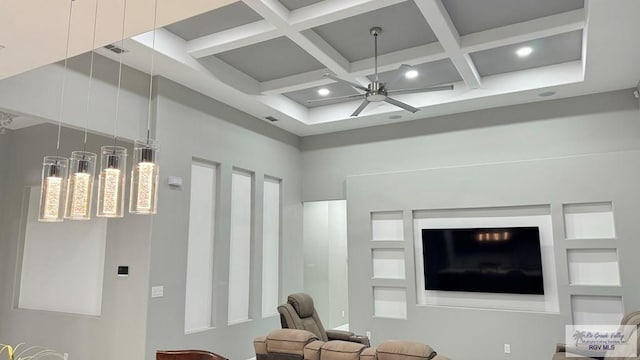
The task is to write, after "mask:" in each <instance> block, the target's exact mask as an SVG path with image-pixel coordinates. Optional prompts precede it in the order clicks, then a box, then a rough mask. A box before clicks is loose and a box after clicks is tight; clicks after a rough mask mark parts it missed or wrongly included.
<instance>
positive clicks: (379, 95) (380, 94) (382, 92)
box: [307, 26, 453, 116]
mask: <svg viewBox="0 0 640 360" xmlns="http://www.w3.org/2000/svg"><path fill="white" fill-rule="evenodd" d="M369 33H370V34H371V35H373V39H374V40H373V42H374V54H375V56H374V62H375V65H374V66H375V80H373V81H372V82H371V83H369V85H367V87H364V86H363V85H360V84H356V83H354V82H351V81H348V80H344V79H341V78H339V77H337V76H336V75H333V74H329V73H328V74H324V75H323V76H324V77H326V78H329V79H332V80H335V81H338V82H341V83H345V84H347V85H349V86H351V87H352V88H354V89H356V90H359V91H362V92H363V93H361V94H357V95H346V96H337V97H332V98H325V99H315V100H308V101H307V103H315V102H320V101H327V100H343V99H344V100H345V101H346V100H350V99H356V98H364V101H363V102H362V104H360V106H358V108H357V109H356V110H355V111H354V112H353V113H352V114H351V116H358V115H360V113H361V112H362V110H364V108H366V107H367V105H369V103H372V102H380V101H384V102H386V103H389V104H391V105H395V106H397V107H399V108H402V109H405V110H407V111H411V112H412V113H415V112H416V111H418V110H420V109H417V108H415V107H413V106H411V105H409V104H406V103H403V102H402V101H398V100H396V99H394V98H391V97H389V96H388V95H391V94H396V95H397V94H412V93H421V92H431V91H443V90H453V85H442V86H431V87H426V88H417V89H399V90H388V89H387V84H386V83H384V82H381V81H379V79H378V35H380V34H381V33H382V28H380V27H378V26H375V27H372V28H371V29H369ZM407 67H410V66H409V65H401V66H400V68H399V69H398V71H399V72H401V70H402V69H403V68H407ZM392 82H393V81H392Z"/></svg>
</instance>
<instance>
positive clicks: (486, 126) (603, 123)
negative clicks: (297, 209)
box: [301, 90, 640, 360]
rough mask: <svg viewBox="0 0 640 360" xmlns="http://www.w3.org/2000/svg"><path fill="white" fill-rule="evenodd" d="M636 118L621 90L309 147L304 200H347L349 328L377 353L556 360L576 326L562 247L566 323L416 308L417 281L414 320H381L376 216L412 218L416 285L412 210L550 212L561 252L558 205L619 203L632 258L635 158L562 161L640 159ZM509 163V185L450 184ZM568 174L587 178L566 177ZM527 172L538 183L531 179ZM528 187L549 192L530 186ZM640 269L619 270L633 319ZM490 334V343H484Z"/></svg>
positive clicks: (390, 128)
mask: <svg viewBox="0 0 640 360" xmlns="http://www.w3.org/2000/svg"><path fill="white" fill-rule="evenodd" d="M639 117H640V113H639V111H638V103H637V102H636V100H635V99H633V96H632V94H631V91H629V90H623V91H616V92H610V93H603V94H596V95H589V96H582V97H577V98H569V99H562V100H554V101H547V102H544V103H534V104H525V105H516V106H509V107H503V108H497V109H489V110H482V111H476V112H470V113H463V114H456V115H451V116H443V117H437V118H432V119H424V120H418V121H414V122H407V123H401V124H397V125H387V126H380V127H374V128H369V129H362V130H352V131H345V132H341V133H336V134H327V135H318V136H311V137H306V138H303V139H302V141H301V148H302V150H303V152H302V164H303V165H302V176H303V184H304V187H303V199H304V200H305V201H312V200H322V199H340V198H345V199H347V204H348V208H349V211H348V220H349V225H348V227H349V285H350V287H349V304H350V325H351V328H352V329H353V330H355V331H356V332H361V333H362V332H364V331H366V330H370V331H372V332H373V339H374V342H379V341H381V340H383V339H387V338H399V337H400V338H406V339H413V340H417V341H423V342H427V343H430V344H432V345H433V346H434V347H435V348H436V349H437V350H439V351H441V352H442V353H443V354H445V355H449V356H452V357H453V358H456V359H467V358H468V359H471V358H487V359H488V358H505V359H507V358H509V356H510V358H517V359H531V360H534V359H540V358H548V357H550V356H551V353H552V352H553V344H554V343H555V342H559V341H561V340H562V337H563V331H564V327H563V326H564V324H565V323H567V322H568V321H569V319H570V315H569V313H568V312H569V309H568V305H567V304H568V301H569V300H568V296H569V294H570V293H569V291H568V290H567V287H568V286H567V283H566V282H567V280H566V254H565V253H564V251H565V249H564V248H563V247H562V245H560V246H559V247H557V248H556V249H555V254H556V267H557V271H558V282H559V286H560V287H561V292H560V296H561V299H560V301H561V309H560V310H561V311H560V314H540V313H527V312H517V311H515V312H514V311H509V312H501V311H488V310H476V309H461V308H444V307H418V306H416V305H415V303H416V300H415V299H416V297H415V294H416V289H415V281H411V279H407V281H406V284H405V285H404V286H406V287H407V302H408V320H406V321H405V320H394V319H382V318H375V317H373V316H372V313H373V312H372V306H373V298H372V290H371V286H372V280H371V245H370V241H369V240H370V239H371V234H370V229H371V225H370V213H369V212H370V211H373V210H375V211H387V210H403V211H404V214H405V215H404V217H405V233H406V232H407V231H408V232H409V234H410V238H409V240H408V243H407V244H406V247H405V250H406V252H405V258H406V259H407V268H408V270H407V272H408V273H411V274H415V271H416V270H415V269H414V268H413V258H412V256H413V252H412V251H413V245H412V242H411V240H412V237H413V234H412V221H411V211H412V210H415V209H432V208H436V209H437V208H458V207H460V208H465V207H485V206H496V205H498V204H499V205H500V206H503V205H508V204H516V203H517V204H528V205H531V204H552V208H555V210H553V211H554V214H555V215H554V234H555V235H554V238H555V241H556V242H558V241H560V240H561V238H562V235H561V233H559V232H558V230H557V229H558V226H562V225H561V217H560V218H558V213H557V212H558V206H559V204H560V203H561V202H563V201H566V202H584V201H594V200H598V201H611V200H614V204H616V205H615V206H616V212H617V217H616V221H617V222H616V226H617V228H618V227H619V228H621V229H622V232H623V233H621V234H619V235H620V239H623V240H621V242H622V248H624V249H625V252H626V251H627V250H626V249H636V248H637V244H636V243H634V242H633V241H632V240H633V239H634V231H633V230H634V228H633V224H634V222H633V221H634V220H633V214H637V212H638V209H637V206H636V205H635V203H634V201H635V200H633V199H636V198H637V197H638V195H639V194H638V191H637V190H636V187H635V185H633V184H634V183H635V182H636V181H637V180H638V179H637V178H638V175H639V174H638V168H639V165H640V164H637V161H636V159H637V156H638V153H636V152H634V153H632V154H633V155H632V156H627V155H610V156H609V155H596V156H594V157H589V158H588V159H589V160H587V161H586V162H581V161H578V160H575V161H577V162H575V161H574V160H566V164H565V163H562V162H563V161H565V160H562V158H565V157H571V156H576V155H577V156H580V155H590V154H602V153H608V152H615V151H624V150H637V149H639V148H640V121H638V119H639ZM598 156H603V157H601V158H598ZM634 156H635V157H634ZM554 158H557V159H554ZM558 159H559V160H558ZM529 161H535V163H536V164H541V165H536V166H533V165H531V164H533V163H529ZM572 161H573V162H572ZM607 161H608V162H615V163H617V164H619V165H613V164H610V163H606V162H607ZM503 163H508V164H514V165H504V166H506V167H507V170H504V171H507V172H509V174H510V175H509V177H506V178H503V179H500V180H499V181H496V182H495V183H491V182H487V180H486V179H485V180H484V181H483V182H481V183H480V184H476V183H474V182H464V183H461V182H460V181H459V179H458V178H457V177H456V175H453V174H454V173H456V170H457V169H460V171H458V173H457V176H460V177H465V176H467V177H468V176H470V175H471V176H470V178H473V179H476V180H477V179H482V178H481V177H480V175H478V174H484V175H485V176H487V177H489V175H490V174H489V173H490V171H487V170H486V169H488V168H491V167H492V166H497V167H500V166H502V165H500V164H503ZM491 164H495V165H491ZM558 164H561V165H558ZM601 164H602V165H601ZM605 164H606V166H604V165H605ZM530 165H531V167H530ZM563 166H566V167H567V168H568V169H571V170H575V174H582V175H585V176H583V177H581V178H579V177H577V176H578V175H572V174H565V173H564V172H562V173H558V172H557V171H558V169H563ZM518 167H520V168H521V171H522V174H528V176H529V177H530V179H529V180H527V181H525V183H526V184H528V185H529V187H527V189H528V190H527V192H529V189H530V188H532V189H534V190H533V191H532V193H531V194H528V193H526V192H525V193H523V192H522V190H521V186H522V185H521V183H520V182H519V181H516V179H518V180H521V179H520V177H518V173H517V171H514V169H516V168H518ZM422 169H429V170H422ZM450 169H451V170H450ZM500 169H502V168H500ZM528 169H529V170H528ZM531 169H539V170H540V172H539V173H538V174H535V176H534V174H532V173H531V172H529V171H531ZM501 171H503V170H501ZM593 172H595V174H594V176H593V178H592V177H591V173H593ZM586 174H588V175H586ZM531 179H538V180H539V181H540V182H541V183H540V184H535V183H534V184H532V181H531ZM586 179H589V180H588V181H586ZM492 181H493V180H492ZM555 182H557V184H556V183H555ZM455 186H458V187H457V188H456V187H455ZM531 186H533V187H531ZM390 189H392V191H390ZM594 189H596V190H594ZM600 190H601V191H600ZM626 198H630V199H632V200H631V201H628V200H627V199H626ZM432 200H433V201H432ZM618 204H620V205H618ZM560 208H561V207H560ZM634 251H636V250H634ZM634 266H635V263H634V261H633V259H631V258H629V257H624V259H621V272H622V277H623V278H625V279H626V280H623V281H625V283H624V286H623V288H622V289H621V290H620V291H621V292H624V294H625V306H626V308H625V310H626V311H631V310H633V309H637V308H638V307H640V299H638V297H637V295H635V293H634V292H633V291H634V290H636V289H637V288H638V285H640V284H638V283H637V281H636V280H635V279H633V277H634V275H633V274H634V273H635V270H634ZM412 276H415V275H412ZM376 284H378V285H380V284H386V285H389V284H388V283H385V282H384V281H382V282H380V283H376ZM607 291H608V290H606V289H598V290H595V291H594V292H595V293H596V294H603V293H607ZM485 334H488V335H487V336H488V337H487V338H486V340H483V339H481V338H479V336H481V335H485ZM491 334H494V335H495V336H493V335H491ZM503 343H511V344H512V354H511V355H509V356H507V355H505V354H503V353H502V344H503ZM471 344H474V346H470V345H471Z"/></svg>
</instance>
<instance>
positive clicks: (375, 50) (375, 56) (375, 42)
mask: <svg viewBox="0 0 640 360" xmlns="http://www.w3.org/2000/svg"><path fill="white" fill-rule="evenodd" d="M369 33H370V34H371V35H373V62H374V68H375V71H376V81H378V35H380V34H381V33H382V28H381V27H379V26H374V27H372V28H371V29H369Z"/></svg>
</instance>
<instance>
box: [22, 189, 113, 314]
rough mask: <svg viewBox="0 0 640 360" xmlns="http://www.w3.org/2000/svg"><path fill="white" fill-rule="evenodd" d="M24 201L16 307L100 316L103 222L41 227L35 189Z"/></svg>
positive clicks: (103, 245) (103, 255)
mask: <svg viewBox="0 0 640 360" xmlns="http://www.w3.org/2000/svg"><path fill="white" fill-rule="evenodd" d="M25 201H28V202H27V203H26V204H25V205H26V206H28V211H27V219H26V225H25V236H24V251H23V257H22V271H21V278H20V294H19V299H18V307H19V308H20V309H31V310H47V311H56V312H65V313H72V314H81V315H91V316H98V315H100V314H101V313H102V285H103V277H104V261H105V247H106V238H107V219H104V218H94V219H92V220H90V221H65V222H62V223H42V222H38V208H39V206H40V187H31V188H28V189H27V190H26V193H25ZM79 270H81V271H79Z"/></svg>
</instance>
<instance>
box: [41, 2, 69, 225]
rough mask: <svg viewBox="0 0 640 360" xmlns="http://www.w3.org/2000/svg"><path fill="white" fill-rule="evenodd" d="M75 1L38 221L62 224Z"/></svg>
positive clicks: (65, 183)
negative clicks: (62, 144)
mask: <svg viewBox="0 0 640 360" xmlns="http://www.w3.org/2000/svg"><path fill="white" fill-rule="evenodd" d="M72 11H73V0H69V20H68V24H67V43H66V47H65V53H64V69H63V73H62V86H61V90H60V113H59V115H58V140H57V142H56V156H45V157H44V160H43V162H42V180H41V186H40V211H39V212H38V221H44V222H60V221H63V220H64V199H65V195H66V186H67V170H68V168H69V159H67V158H64V157H61V156H58V153H59V152H60V130H61V129H62V115H63V111H64V87H65V83H66V78H67V61H68V57H69V38H70V37H71V13H72Z"/></svg>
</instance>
